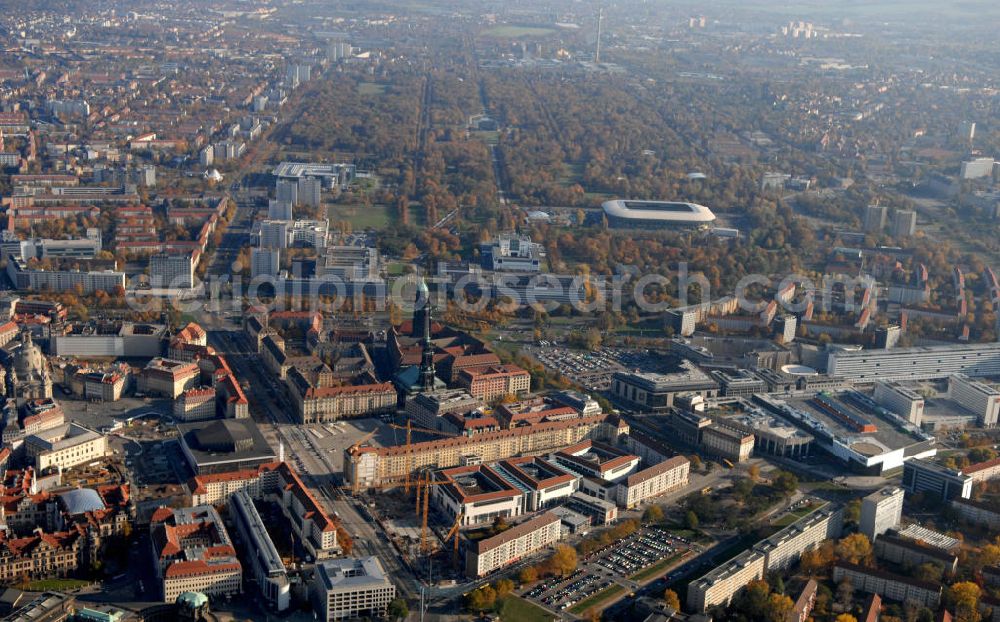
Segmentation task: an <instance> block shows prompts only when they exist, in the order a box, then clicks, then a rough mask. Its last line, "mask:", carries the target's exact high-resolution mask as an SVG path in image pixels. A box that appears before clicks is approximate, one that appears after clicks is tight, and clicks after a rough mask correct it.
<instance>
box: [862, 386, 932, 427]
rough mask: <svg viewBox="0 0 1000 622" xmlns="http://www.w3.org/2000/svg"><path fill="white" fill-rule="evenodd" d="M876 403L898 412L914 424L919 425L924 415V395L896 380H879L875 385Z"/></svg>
mask: <svg viewBox="0 0 1000 622" xmlns="http://www.w3.org/2000/svg"><path fill="white" fill-rule="evenodd" d="M874 398H875V403H876V404H878V405H879V406H882V407H883V408H885V409H886V410H889V411H891V412H894V413H896V414H897V415H899V416H900V417H902V418H903V419H906V420H907V421H909V422H910V423H912V424H913V425H916V426H919V425H920V422H921V421H922V420H923V417H924V398H923V396H922V395H920V394H919V393H917V392H916V391H914V390H913V389H910V388H908V387H904V386H903V385H901V384H897V383H895V382H879V383H878V384H876V385H875V395H874Z"/></svg>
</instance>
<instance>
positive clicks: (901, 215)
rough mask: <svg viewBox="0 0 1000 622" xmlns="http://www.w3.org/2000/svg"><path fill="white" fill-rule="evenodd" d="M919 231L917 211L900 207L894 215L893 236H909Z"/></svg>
mask: <svg viewBox="0 0 1000 622" xmlns="http://www.w3.org/2000/svg"><path fill="white" fill-rule="evenodd" d="M916 232H917V213H916V212H914V211H913V210H906V209H898V210H896V212H895V213H894V214H893V215H892V237H894V238H907V237H910V236H912V235H913V234H914V233H916Z"/></svg>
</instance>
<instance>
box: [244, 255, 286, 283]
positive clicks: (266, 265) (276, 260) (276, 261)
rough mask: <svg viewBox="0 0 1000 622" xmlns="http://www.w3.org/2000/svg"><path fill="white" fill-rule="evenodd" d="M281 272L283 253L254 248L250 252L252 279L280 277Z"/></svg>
mask: <svg viewBox="0 0 1000 622" xmlns="http://www.w3.org/2000/svg"><path fill="white" fill-rule="evenodd" d="M280 270H281V251H278V250H275V249H271V248H254V249H252V250H251V251H250V277H251V278H254V279H255V278H257V277H260V276H278V272H279V271H280Z"/></svg>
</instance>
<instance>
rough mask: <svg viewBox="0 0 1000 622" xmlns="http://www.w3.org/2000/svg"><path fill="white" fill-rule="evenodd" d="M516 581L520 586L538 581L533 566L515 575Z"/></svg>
mask: <svg viewBox="0 0 1000 622" xmlns="http://www.w3.org/2000/svg"><path fill="white" fill-rule="evenodd" d="M517 580H518V581H519V582H520V583H521V585H527V584H529V583H534V582H535V581H537V580H538V570H537V569H536V568H535V567H534V566H525V567H524V568H521V570H520V571H518V573H517Z"/></svg>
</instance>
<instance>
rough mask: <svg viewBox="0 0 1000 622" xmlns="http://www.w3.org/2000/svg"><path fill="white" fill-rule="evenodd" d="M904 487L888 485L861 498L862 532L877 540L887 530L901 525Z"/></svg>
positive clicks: (870, 538) (872, 539)
mask: <svg viewBox="0 0 1000 622" xmlns="http://www.w3.org/2000/svg"><path fill="white" fill-rule="evenodd" d="M903 494H904V493H903V489H902V488H900V487H899V486H886V487H884V488H881V489H879V490H876V491H875V492H873V493H872V494H870V495H868V496H867V497H865V498H864V499H862V500H861V524H860V529H861V533H863V534H865V535H866V536H868V539H869V540H871V541H873V542H874V541H875V538H877V537H879V536H880V535H882V534H883V533H885V532H886V531H889V530H890V529H894V528H895V527H896V526H897V525H899V521H900V519H901V518H902V516H903Z"/></svg>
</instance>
